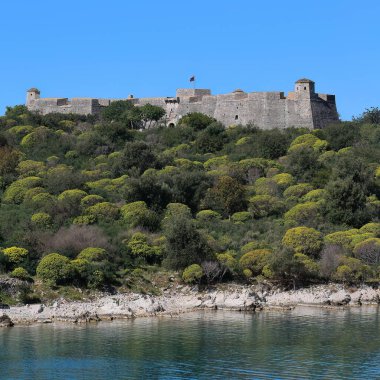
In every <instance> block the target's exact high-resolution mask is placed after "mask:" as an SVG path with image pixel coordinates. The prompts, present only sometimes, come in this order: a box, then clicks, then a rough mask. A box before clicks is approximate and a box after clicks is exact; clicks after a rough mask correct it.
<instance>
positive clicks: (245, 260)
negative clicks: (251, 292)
mask: <svg viewBox="0 0 380 380" xmlns="http://www.w3.org/2000/svg"><path fill="white" fill-rule="evenodd" d="M270 254H271V251H270V250H269V249H255V250H253V251H251V252H247V253H245V254H244V255H243V256H242V257H241V258H240V260H239V264H240V267H241V268H242V269H243V270H244V269H249V270H250V271H251V273H252V274H253V275H258V274H260V273H261V271H262V270H263V268H264V266H265V265H266V264H267V263H268V258H269V256H270Z"/></svg>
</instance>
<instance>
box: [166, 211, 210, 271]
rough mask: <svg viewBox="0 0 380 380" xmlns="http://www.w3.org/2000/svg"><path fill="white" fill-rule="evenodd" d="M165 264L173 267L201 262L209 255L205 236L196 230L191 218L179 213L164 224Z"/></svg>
mask: <svg viewBox="0 0 380 380" xmlns="http://www.w3.org/2000/svg"><path fill="white" fill-rule="evenodd" d="M164 236H165V238H166V258H165V261H166V264H167V265H168V266H169V267H170V268H173V269H183V268H185V267H187V266H188V265H191V264H194V263H197V264H201V263H202V262H203V261H205V260H206V259H207V258H209V257H210V255H211V250H210V248H209V246H208V244H207V242H206V240H205V238H204V237H203V236H202V235H201V234H200V233H199V231H197V229H196V226H195V224H194V222H193V220H192V219H190V218H189V217H187V216H185V215H183V214H180V215H174V216H172V217H171V220H170V223H169V222H168V223H166V224H165V229H164Z"/></svg>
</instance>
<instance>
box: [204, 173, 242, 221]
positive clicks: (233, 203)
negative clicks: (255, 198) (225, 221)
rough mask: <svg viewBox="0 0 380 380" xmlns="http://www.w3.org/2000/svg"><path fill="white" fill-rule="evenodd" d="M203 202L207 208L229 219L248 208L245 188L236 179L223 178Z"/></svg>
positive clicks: (208, 192)
mask: <svg viewBox="0 0 380 380" xmlns="http://www.w3.org/2000/svg"><path fill="white" fill-rule="evenodd" d="M203 202H204V207H205V208H210V209H214V210H215V211H218V212H220V213H222V214H223V215H224V216H228V217H229V216H231V215H232V214H233V213H235V212H238V211H243V210H244V209H245V208H246V200H245V190H244V186H243V185H241V184H240V183H239V182H238V181H237V180H236V179H234V178H231V177H229V176H222V177H220V178H219V180H218V182H217V184H216V185H215V186H214V187H213V188H211V189H209V190H208V191H207V193H206V196H205V199H204V201H203Z"/></svg>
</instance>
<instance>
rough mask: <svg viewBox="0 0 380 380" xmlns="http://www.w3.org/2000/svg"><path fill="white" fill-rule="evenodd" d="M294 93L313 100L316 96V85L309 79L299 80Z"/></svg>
mask: <svg viewBox="0 0 380 380" xmlns="http://www.w3.org/2000/svg"><path fill="white" fill-rule="evenodd" d="M294 92H295V93H296V94H299V95H301V96H306V97H308V98H311V97H312V96H313V95H314V94H315V83H314V82H313V81H312V80H310V79H307V78H301V79H298V81H297V82H296V84H295V87H294Z"/></svg>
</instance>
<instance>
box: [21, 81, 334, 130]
mask: <svg viewBox="0 0 380 380" xmlns="http://www.w3.org/2000/svg"><path fill="white" fill-rule="evenodd" d="M116 100H129V101H131V102H132V103H133V104H134V105H136V106H140V105H144V104H147V103H150V104H152V105H156V106H160V107H162V108H164V110H165V111H166V115H165V122H166V124H167V125H169V126H174V125H176V124H177V122H178V120H179V119H180V118H181V117H182V116H184V115H186V114H188V113H189V112H201V113H204V114H206V115H209V116H211V117H214V118H215V119H217V120H218V121H220V122H221V123H223V124H224V125H226V126H229V125H232V124H243V125H245V124H248V123H253V124H254V125H255V126H257V127H259V128H262V129H272V128H288V127H306V128H310V129H316V128H323V127H325V126H326V125H327V124H329V123H332V122H337V121H338V120H339V116H338V113H337V109H336V104H335V95H327V94H318V93H316V92H315V83H314V82H313V81H311V80H310V79H299V80H297V82H296V83H295V88H294V91H292V92H289V93H288V95H287V96H285V95H284V93H283V92H244V91H243V90H240V89H237V90H235V91H233V92H231V93H228V94H221V95H211V90H208V89H196V88H194V89H178V90H177V92H176V96H175V97H165V98H135V97H133V95H130V96H129V97H128V98H126V99H96V98H72V99H71V100H69V99H68V98H40V91H39V90H38V89H36V88H31V89H30V90H28V91H27V99H26V106H27V107H28V109H29V110H30V111H35V112H39V113H41V114H43V115H45V114H48V113H53V112H58V113H76V114H82V115H88V114H98V113H100V112H101V110H102V108H104V107H107V106H108V105H110V103H111V102H113V101H116Z"/></svg>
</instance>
